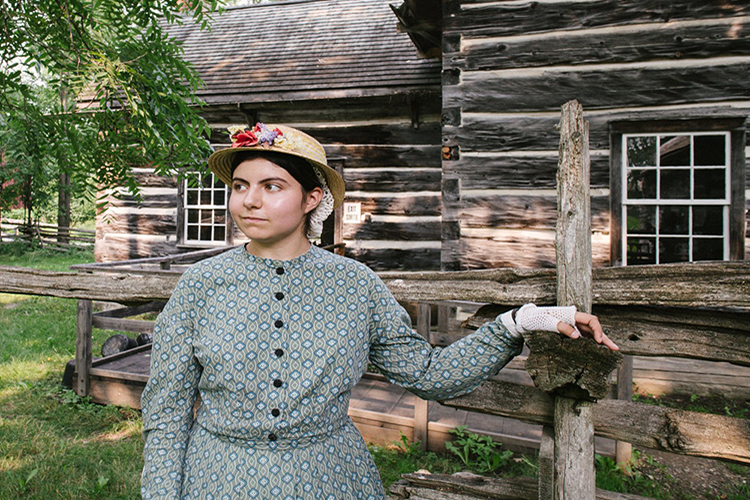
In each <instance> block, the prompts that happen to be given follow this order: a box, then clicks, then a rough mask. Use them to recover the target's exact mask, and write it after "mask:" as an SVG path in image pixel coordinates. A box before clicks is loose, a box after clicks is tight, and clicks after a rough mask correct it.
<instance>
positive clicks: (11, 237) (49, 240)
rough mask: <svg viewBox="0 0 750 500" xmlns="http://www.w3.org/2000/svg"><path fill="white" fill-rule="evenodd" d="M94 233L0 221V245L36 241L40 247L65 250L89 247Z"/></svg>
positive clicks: (23, 222) (17, 221)
mask: <svg viewBox="0 0 750 500" xmlns="http://www.w3.org/2000/svg"><path fill="white" fill-rule="evenodd" d="M95 237H96V231H94V230H91V229H78V228H74V227H62V226H56V225H54V224H43V223H40V222H36V223H34V224H32V225H28V224H26V222H25V221H22V220H15V219H2V220H0V243H1V242H11V241H25V242H31V241H38V242H39V244H40V245H41V246H43V247H44V246H46V247H50V248H56V249H61V250H65V249H68V248H71V247H75V246H87V245H88V246H91V245H93V244H94V242H95Z"/></svg>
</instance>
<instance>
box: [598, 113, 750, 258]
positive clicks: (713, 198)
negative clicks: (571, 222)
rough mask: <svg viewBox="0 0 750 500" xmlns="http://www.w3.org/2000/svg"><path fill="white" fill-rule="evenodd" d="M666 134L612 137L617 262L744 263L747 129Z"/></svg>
mask: <svg viewBox="0 0 750 500" xmlns="http://www.w3.org/2000/svg"><path fill="white" fill-rule="evenodd" d="M629 128H635V127H629ZM644 128H645V126H644ZM663 128H665V129H666V130H662V131H659V132H630V131H628V132H626V133H621V134H614V135H613V143H612V146H613V148H612V149H613V154H612V182H611V185H612V190H611V196H612V236H613V237H612V247H613V248H612V257H613V259H612V260H613V264H615V265H617V264H622V265H636V264H667V263H671V262H693V261H701V260H728V259H737V258H742V254H743V250H744V234H743V233H744V231H742V229H744V224H742V223H743V222H744V130H743V131H741V134H740V133H732V132H730V131H729V130H724V131H721V130H708V131H705V130H704V131H695V130H693V131H690V130H684V129H685V127H682V129H683V130H675V131H673V130H669V127H663ZM740 135H741V136H742V138H741V139H742V142H741V143H740V144H741V146H742V148H741V149H742V151H741V152H742V154H740V155H738V154H737V153H735V152H734V151H733V143H734V141H737V140H739V139H740V137H739V136H740ZM736 156H739V158H735V157H736ZM615 162H617V165H615ZM738 180H739V182H738ZM740 183H741V184H742V186H739V185H738V184H740Z"/></svg>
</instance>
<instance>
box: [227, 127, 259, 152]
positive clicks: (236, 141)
mask: <svg viewBox="0 0 750 500" xmlns="http://www.w3.org/2000/svg"><path fill="white" fill-rule="evenodd" d="M232 141H233V142H232V147H233V148H240V147H243V146H245V147H252V146H255V145H256V144H258V138H257V137H255V134H254V133H253V131H252V130H249V129H245V130H242V131H240V132H237V133H236V134H234V135H233V136H232Z"/></svg>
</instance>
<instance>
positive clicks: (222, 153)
mask: <svg viewBox="0 0 750 500" xmlns="http://www.w3.org/2000/svg"><path fill="white" fill-rule="evenodd" d="M242 151H260V152H274V153H282V154H285V155H291V156H297V157H299V158H302V159H304V160H307V161H308V162H309V163H311V164H313V165H315V166H316V167H318V168H319V169H320V171H321V172H322V174H323V175H324V176H325V178H326V183H328V189H330V190H331V195H333V208H334V209H336V208H338V207H340V206H341V204H342V203H344V193H345V192H346V187H345V185H344V179H343V178H342V177H341V175H339V173H338V172H336V171H335V170H334V169H332V168H331V167H329V166H328V165H326V164H325V163H321V162H319V161H315V160H311V159H310V158H306V157H305V156H303V155H301V154H297V153H295V152H294V151H290V150H288V149H282V148H280V147H276V146H268V145H262V146H251V147H248V146H241V147H238V148H232V147H227V148H224V149H220V150H219V151H216V152H214V153H213V154H212V155H211V156H210V157H209V158H208V168H210V169H211V171H212V172H213V173H214V174H215V175H216V176H217V177H218V178H219V179H221V181H222V182H223V183H224V184H226V185H227V186H231V185H232V160H234V156H235V155H236V154H237V153H240V152H242Z"/></svg>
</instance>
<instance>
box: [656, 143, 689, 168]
mask: <svg viewBox="0 0 750 500" xmlns="http://www.w3.org/2000/svg"><path fill="white" fill-rule="evenodd" d="M659 139H660V140H661V143H660V149H659V156H660V158H659V161H660V163H659V164H660V165H661V166H662V167H689V166H690V136H689V135H677V136H662V137H660V138H659Z"/></svg>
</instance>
